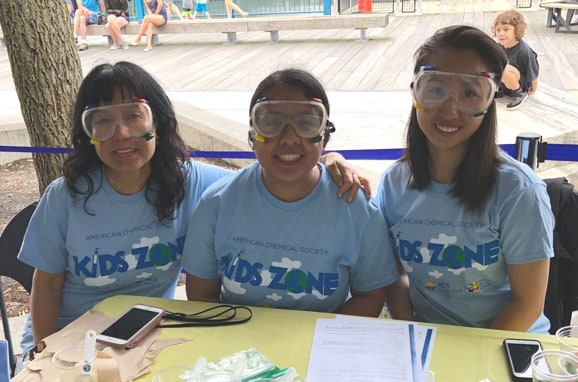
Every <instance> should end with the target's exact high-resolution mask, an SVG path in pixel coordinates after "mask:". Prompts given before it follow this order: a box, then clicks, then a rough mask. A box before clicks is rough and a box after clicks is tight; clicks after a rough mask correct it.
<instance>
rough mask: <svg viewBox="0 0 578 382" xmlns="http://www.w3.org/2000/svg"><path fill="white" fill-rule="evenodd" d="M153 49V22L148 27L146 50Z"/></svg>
mask: <svg viewBox="0 0 578 382" xmlns="http://www.w3.org/2000/svg"><path fill="white" fill-rule="evenodd" d="M150 50H153V23H149V24H148V27H147V47H146V48H145V52H148V51H150Z"/></svg>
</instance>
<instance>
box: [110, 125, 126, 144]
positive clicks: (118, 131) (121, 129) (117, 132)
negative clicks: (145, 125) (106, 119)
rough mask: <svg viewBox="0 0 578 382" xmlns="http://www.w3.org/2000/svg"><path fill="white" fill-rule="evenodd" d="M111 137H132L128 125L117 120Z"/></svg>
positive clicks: (116, 138)
mask: <svg viewBox="0 0 578 382" xmlns="http://www.w3.org/2000/svg"><path fill="white" fill-rule="evenodd" d="M111 138H112V139H114V140H121V139H127V138H130V134H129V132H128V127H125V126H124V125H123V124H122V123H121V122H120V121H116V122H115V124H114V132H113V134H112V137H111Z"/></svg>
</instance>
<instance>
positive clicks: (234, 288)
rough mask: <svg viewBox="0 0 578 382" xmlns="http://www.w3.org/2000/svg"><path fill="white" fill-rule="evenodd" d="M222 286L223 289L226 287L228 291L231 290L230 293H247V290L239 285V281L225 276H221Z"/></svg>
mask: <svg viewBox="0 0 578 382" xmlns="http://www.w3.org/2000/svg"><path fill="white" fill-rule="evenodd" d="M223 287H224V288H225V289H227V290H228V291H231V293H235V294H245V293H247V290H246V289H244V288H243V287H242V286H241V283H238V282H236V281H233V280H230V279H228V278H226V277H223Z"/></svg>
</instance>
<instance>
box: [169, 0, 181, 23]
mask: <svg viewBox="0 0 578 382" xmlns="http://www.w3.org/2000/svg"><path fill="white" fill-rule="evenodd" d="M169 8H170V11H169ZM169 12H172V13H174V14H175V15H177V18H178V19H179V20H182V19H183V15H181V11H180V10H179V7H177V6H176V5H175V3H171V6H170V7H167V20H170V19H171V18H170V17H169Z"/></svg>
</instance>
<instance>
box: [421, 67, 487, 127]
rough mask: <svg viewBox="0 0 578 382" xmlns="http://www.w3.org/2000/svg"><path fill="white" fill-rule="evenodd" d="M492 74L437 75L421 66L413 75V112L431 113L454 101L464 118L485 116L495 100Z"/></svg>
mask: <svg viewBox="0 0 578 382" xmlns="http://www.w3.org/2000/svg"><path fill="white" fill-rule="evenodd" d="M494 78H495V74H494V73H490V72H482V73H479V74H462V73H451V72H440V71H437V70H434V69H433V67H431V66H422V67H421V68H420V71H419V72H418V73H417V74H416V76H415V78H414V79H413V82H412V83H411V89H412V94H413V99H414V101H415V106H416V108H418V109H419V108H422V109H425V110H433V109H439V108H441V107H442V106H443V105H444V103H445V102H446V101H447V100H448V98H450V97H453V98H454V99H455V100H456V102H457V106H458V110H459V111H460V112H462V113H464V114H468V115H472V116H480V115H482V114H485V113H486V111H487V109H488V107H490V105H491V104H492V101H493V100H494V98H495V96H496V90H497V85H496V82H495V81H494Z"/></svg>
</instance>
